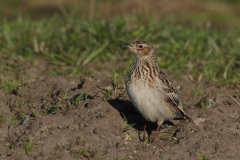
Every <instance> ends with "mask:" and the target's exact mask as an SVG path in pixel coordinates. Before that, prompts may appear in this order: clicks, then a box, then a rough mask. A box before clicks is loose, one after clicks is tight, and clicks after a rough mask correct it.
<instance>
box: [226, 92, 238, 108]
mask: <svg viewBox="0 0 240 160" xmlns="http://www.w3.org/2000/svg"><path fill="white" fill-rule="evenodd" d="M226 93H227V94H228V95H229V96H230V97H231V98H232V99H233V100H234V101H235V102H236V103H237V105H240V103H239V102H238V101H237V100H236V99H235V98H233V97H232V96H231V95H230V94H229V93H228V92H226Z"/></svg>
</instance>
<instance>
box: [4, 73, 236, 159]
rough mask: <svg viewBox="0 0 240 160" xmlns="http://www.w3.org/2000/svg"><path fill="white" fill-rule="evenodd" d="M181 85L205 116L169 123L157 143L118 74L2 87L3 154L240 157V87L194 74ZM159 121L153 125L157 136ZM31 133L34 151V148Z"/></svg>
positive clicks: (191, 106)
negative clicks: (201, 79)
mask: <svg viewBox="0 0 240 160" xmlns="http://www.w3.org/2000/svg"><path fill="white" fill-rule="evenodd" d="M174 83H175V84H176V86H177V88H178V89H179V91H178V92H179V95H180V99H181V101H182V103H183V105H184V109H185V111H186V112H187V113H188V114H189V115H191V116H192V117H193V119H196V118H204V119H205V121H204V122H202V123H200V124H199V125H196V124H194V123H192V122H190V121H189V120H173V121H171V122H170V121H169V122H165V123H164V125H163V126H162V127H161V129H160V133H159V135H158V136H157V138H156V141H155V142H154V143H149V142H143V141H141V138H142V135H143V121H142V116H141V115H140V114H139V113H138V112H137V111H136V110H135V108H134V107H133V105H132V104H131V102H130V101H129V98H128V96H127V94H126V91H125V89H124V85H123V84H119V85H118V86H116V84H114V83H113V82H112V80H110V79H92V78H83V79H81V80H80V81H77V80H76V81H75V82H71V83H70V82H68V81H67V80H61V78H55V79H51V80H42V81H40V80H33V81H31V82H28V83H27V82H26V83H25V84H23V85H22V86H21V87H18V88H17V89H16V90H13V91H11V92H10V93H8V94H4V93H2V92H0V106H1V125H0V158H1V159H17V160H27V159H111V160H112V159H117V158H121V159H184V160H185V159H193V160H196V159H204V158H205V159H238V158H239V157H240V153H239V150H240V146H239V144H240V106H239V105H237V103H236V102H235V101H234V100H233V99H232V98H231V97H230V96H229V95H228V94H227V93H229V94H230V95H232V96H233V97H234V98H235V99H236V100H239V101H240V94H239V86H238V85H228V86H226V87H224V88H218V87H215V86H209V85H208V84H205V83H198V82H192V81H190V80H189V79H188V78H187V77H183V78H181V79H180V80H178V81H174ZM77 97H81V99H80V100H79V102H77V103H76V101H77ZM201 99H202V101H201ZM26 115H29V116H30V118H29V120H28V121H27V123H26V124H22V123H21V122H22V121H23V120H24V117H25V116H26ZM133 124H135V125H133ZM132 125H133V126H132ZM156 127H157V126H156V124H154V123H148V124H147V130H148V136H149V137H151V136H153V133H154V131H155V130H156ZM29 139H31V140H32V142H31V145H32V150H30V151H29V153H27V154H26V150H27V149H26V147H24V144H27V143H29ZM31 145H30V146H31ZM29 148H31V147H29Z"/></svg>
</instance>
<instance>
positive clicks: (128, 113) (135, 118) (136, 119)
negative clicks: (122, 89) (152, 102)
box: [108, 98, 174, 137]
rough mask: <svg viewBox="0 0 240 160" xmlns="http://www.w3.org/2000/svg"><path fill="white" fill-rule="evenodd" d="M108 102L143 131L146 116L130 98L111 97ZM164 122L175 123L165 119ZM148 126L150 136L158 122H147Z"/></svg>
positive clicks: (130, 122) (128, 121)
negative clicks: (144, 116)
mask: <svg viewBox="0 0 240 160" xmlns="http://www.w3.org/2000/svg"><path fill="white" fill-rule="evenodd" d="M108 103H109V104H110V105H111V106H112V107H113V108H115V109H116V110H118V111H119V112H120V115H121V117H122V118H123V120H124V119H126V122H127V124H128V125H130V126H131V125H133V124H134V125H133V126H132V127H133V128H135V129H137V130H139V131H143V127H144V118H143V116H142V115H141V114H140V113H139V112H138V111H137V109H136V108H135V107H134V106H133V104H132V103H131V102H130V101H128V100H120V99H118V98H116V99H111V100H108ZM163 124H168V125H172V126H173V125H174V124H173V123H172V122H170V121H165V122H164V123H163ZM146 125H147V127H146V130H147V133H148V137H150V135H151V133H152V131H156V129H157V123H153V122H147V123H146Z"/></svg>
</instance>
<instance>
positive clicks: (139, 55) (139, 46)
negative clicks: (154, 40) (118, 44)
mask: <svg viewBox="0 0 240 160" xmlns="http://www.w3.org/2000/svg"><path fill="white" fill-rule="evenodd" d="M123 47H125V48H129V49H130V50H131V52H132V53H133V54H134V56H135V58H136V60H143V59H149V58H153V57H154V58H156V50H155V49H154V47H153V46H152V45H151V43H149V42H148V41H145V40H136V41H134V42H133V43H131V44H129V45H126V46H123Z"/></svg>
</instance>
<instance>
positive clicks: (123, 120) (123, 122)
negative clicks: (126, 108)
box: [121, 113, 136, 132]
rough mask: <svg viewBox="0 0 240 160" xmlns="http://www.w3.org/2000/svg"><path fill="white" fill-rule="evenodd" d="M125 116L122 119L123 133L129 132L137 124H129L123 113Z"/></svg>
mask: <svg viewBox="0 0 240 160" xmlns="http://www.w3.org/2000/svg"><path fill="white" fill-rule="evenodd" d="M122 115H123V119H122V129H121V131H122V132H126V131H127V130H129V129H130V128H131V127H132V126H135V125H136V124H135V123H134V124H128V121H127V118H126V116H125V115H124V114H123V113H122Z"/></svg>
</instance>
